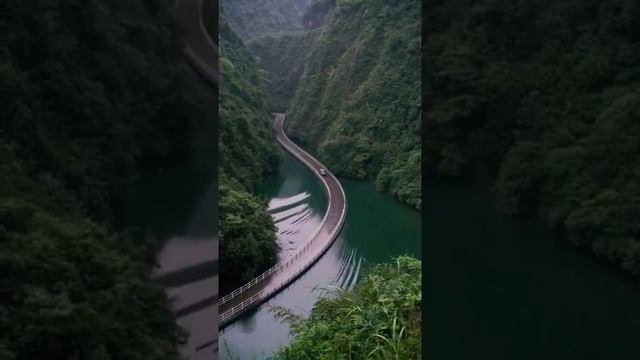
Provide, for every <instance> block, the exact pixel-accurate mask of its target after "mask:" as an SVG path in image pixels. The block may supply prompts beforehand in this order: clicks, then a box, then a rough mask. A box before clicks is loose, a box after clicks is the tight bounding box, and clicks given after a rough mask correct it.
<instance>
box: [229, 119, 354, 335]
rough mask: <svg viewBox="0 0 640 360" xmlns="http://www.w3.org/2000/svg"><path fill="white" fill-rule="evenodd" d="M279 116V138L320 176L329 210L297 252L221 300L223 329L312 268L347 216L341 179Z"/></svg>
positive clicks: (282, 143)
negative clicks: (291, 136)
mask: <svg viewBox="0 0 640 360" xmlns="http://www.w3.org/2000/svg"><path fill="white" fill-rule="evenodd" d="M275 116H276V118H275V121H274V127H275V129H276V140H277V141H278V143H279V144H280V146H281V147H282V148H283V149H284V150H286V151H287V152H289V153H290V154H291V155H293V156H294V157H295V158H296V159H297V160H298V161H300V162H301V163H302V164H303V165H305V166H306V167H307V168H309V169H310V170H311V171H312V172H313V173H314V174H315V175H316V176H317V177H318V179H319V180H320V182H321V183H322V185H323V188H324V190H325V192H326V193H327V196H328V199H329V201H328V207H327V212H326V213H325V216H324V218H323V220H322V222H321V224H320V227H319V228H318V229H317V230H316V232H315V233H314V234H313V235H312V236H311V237H310V238H309V240H308V241H307V244H306V245H305V246H304V247H303V248H302V249H301V250H300V251H299V252H298V253H297V254H296V255H294V256H293V257H291V258H288V259H283V261H281V262H280V263H278V265H276V266H275V267H273V268H271V269H270V270H269V271H267V272H265V273H263V274H262V275H260V276H258V277H257V278H256V279H254V280H253V281H252V282H249V283H248V284H247V285H245V286H243V287H242V288H240V289H238V290H236V291H234V292H232V293H231V294H230V295H227V296H225V297H224V298H222V299H220V301H219V302H218V306H219V309H218V310H219V314H220V317H219V320H218V326H219V327H220V328H222V327H224V326H226V325H228V324H230V323H231V322H233V321H234V320H236V319H237V318H238V317H239V316H240V315H242V314H243V313H244V312H246V311H247V310H249V309H251V308H253V307H255V306H257V305H259V304H261V303H262V302H264V301H266V300H267V299H269V298H270V297H271V296H273V295H275V294H276V293H278V292H279V291H280V290H282V289H284V288H285V287H286V286H287V285H289V284H290V283H291V282H292V281H293V280H295V279H296V278H297V277H298V276H299V275H301V274H302V273H304V272H305V271H306V270H307V269H308V268H309V267H311V265H313V263H314V262H315V261H316V260H318V259H319V258H320V256H322V254H324V252H325V251H326V250H327V249H328V248H329V246H330V245H331V244H332V243H333V241H334V240H335V239H336V237H337V236H338V234H339V233H340V230H341V228H342V225H343V224H344V221H345V218H346V210H347V208H346V198H345V195H344V190H343V189H342V186H341V185H340V182H339V181H338V179H337V178H336V177H335V176H334V175H333V174H331V173H330V172H329V171H328V170H327V174H326V175H325V176H321V175H320V169H321V168H325V167H324V165H322V164H321V163H320V162H319V161H318V160H316V159H315V158H313V157H312V156H311V155H309V154H307V153H306V152H305V151H304V150H302V149H301V148H300V147H299V146H297V145H296V144H295V143H293V142H292V141H291V140H289V138H288V137H287V136H286V134H285V132H284V128H283V124H284V114H275Z"/></svg>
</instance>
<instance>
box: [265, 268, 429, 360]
mask: <svg viewBox="0 0 640 360" xmlns="http://www.w3.org/2000/svg"><path fill="white" fill-rule="evenodd" d="M421 307H422V262H421V261H420V260H417V259H414V258H411V257H399V258H396V259H394V261H392V262H390V263H387V264H380V265H376V266H375V267H373V268H372V269H370V270H368V271H367V274H366V276H364V277H363V279H362V281H360V282H359V283H358V284H357V285H356V286H355V288H354V289H353V291H352V292H347V291H340V292H338V294H335V295H334V296H330V297H324V298H321V299H320V300H318V302H316V304H315V305H314V307H313V310H312V311H311V315H310V316H309V318H308V319H301V318H297V317H296V316H295V315H293V314H291V312H285V313H283V314H281V315H283V316H285V317H286V318H288V319H289V320H290V321H292V329H293V333H294V334H295V338H294V340H293V342H292V343H291V344H289V345H288V346H285V347H283V348H282V349H280V351H279V352H278V353H277V354H276V356H275V357H274V358H275V359H281V360H289V359H290V360H296V359H380V360H386V359H407V360H409V359H422V309H421Z"/></svg>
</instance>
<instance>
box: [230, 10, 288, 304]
mask: <svg viewBox="0 0 640 360" xmlns="http://www.w3.org/2000/svg"><path fill="white" fill-rule="evenodd" d="M219 31H220V33H219V36H220V40H219V47H220V59H219V62H220V76H221V77H220V106H219V114H220V117H219V118H220V120H219V121H220V122H219V129H220V135H219V140H218V146H219V154H220V187H219V192H218V196H219V204H220V209H219V214H220V215H219V221H220V242H219V249H220V292H221V294H222V295H224V294H226V293H228V292H230V291H232V290H233V289H235V288H237V287H238V286H241V285H243V284H244V283H245V282H247V281H248V280H250V279H251V278H253V277H254V276H256V275H258V274H260V273H261V272H262V271H264V270H267V269H268V268H269V267H271V266H272V265H274V264H275V263H276V261H277V244H276V236H275V232H274V226H273V223H272V221H271V217H270V216H269V214H268V213H267V212H266V203H265V201H264V200H263V199H260V198H258V197H256V196H254V195H252V193H253V191H254V190H255V187H256V186H257V185H258V184H259V183H260V180H261V179H262V177H263V175H264V174H266V173H269V172H272V171H274V170H275V168H276V165H277V163H278V157H277V152H276V145H275V134H274V132H273V131H272V126H271V121H272V116H271V115H270V114H269V109H268V105H267V99H266V96H265V94H264V92H263V91H262V89H261V83H262V78H261V74H260V72H259V69H258V65H257V62H256V60H255V59H254V58H253V57H252V56H251V54H249V52H248V51H247V50H246V49H245V47H244V44H243V42H242V40H241V39H240V38H239V37H238V36H237V35H236V33H235V32H234V31H233V30H232V29H231V27H230V26H229V24H228V23H227V22H226V18H225V16H224V15H222V16H221V18H220V22H219Z"/></svg>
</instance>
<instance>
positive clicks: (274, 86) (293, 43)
mask: <svg viewBox="0 0 640 360" xmlns="http://www.w3.org/2000/svg"><path fill="white" fill-rule="evenodd" d="M317 34H318V33H317V32H316V31H297V32H278V33H271V34H267V35H264V36H262V37H259V38H256V39H254V40H251V41H249V42H247V48H248V49H249V51H251V53H252V54H254V55H255V56H256V57H257V58H258V59H259V63H260V64H259V65H260V67H261V68H262V69H263V70H264V72H265V75H264V76H265V79H264V80H265V81H264V88H265V91H266V93H267V97H268V99H269V105H270V106H271V108H272V109H273V110H274V111H276V112H286V111H287V109H288V108H289V105H290V104H291V100H292V99H293V96H294V94H295V92H296V89H297V88H298V84H299V82H300V78H301V77H302V75H303V74H304V69H305V64H306V62H307V57H308V54H309V53H310V52H311V49H313V46H314V44H315V40H316V37H317Z"/></svg>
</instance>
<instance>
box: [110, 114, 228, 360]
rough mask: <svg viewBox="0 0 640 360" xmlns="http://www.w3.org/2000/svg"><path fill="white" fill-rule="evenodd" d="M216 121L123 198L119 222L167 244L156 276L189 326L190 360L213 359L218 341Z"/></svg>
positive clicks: (183, 323) (159, 257)
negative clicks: (183, 157)
mask: <svg viewBox="0 0 640 360" xmlns="http://www.w3.org/2000/svg"><path fill="white" fill-rule="evenodd" d="M214 125H215V124H214V122H213V121H212V122H211V123H210V124H206V125H205V126H204V128H201V129H194V132H193V134H192V138H191V139H190V145H191V147H192V148H191V156H190V158H189V159H188V161H184V162H182V163H177V164H176V163H167V164H164V166H163V167H160V166H154V170H145V171H143V172H142V174H141V176H140V178H139V179H138V180H137V182H136V184H135V187H134V191H133V192H132V193H131V194H129V196H128V197H127V198H124V199H121V200H120V204H119V206H118V208H119V209H120V210H119V211H118V216H117V218H116V225H117V226H118V227H120V228H122V227H126V226H137V227H143V228H149V229H151V230H152V232H153V233H154V235H155V236H156V238H157V240H158V241H159V242H160V243H161V244H162V248H161V249H160V250H159V252H158V254H157V267H156V268H155V269H154V271H153V275H152V277H153V278H154V280H156V281H157V282H158V283H159V284H162V285H163V286H164V288H165V291H166V293H167V295H168V296H169V298H170V299H171V300H172V303H173V308H174V313H175V315H176V318H177V323H178V325H179V326H180V327H182V328H183V329H184V330H186V331H182V332H181V334H182V335H187V336H188V338H187V342H186V344H185V345H184V346H183V347H182V348H181V353H182V354H183V356H185V357H187V358H189V359H211V358H212V355H211V351H212V350H213V349H214V348H215V347H216V346H217V341H216V339H217V321H216V320H217V317H218V312H217V301H218V243H217V232H218V228H217V219H216V217H217V206H218V204H217V169H216V156H217V155H216V152H217V144H216V141H215V139H217V134H216V130H215V126H214Z"/></svg>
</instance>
